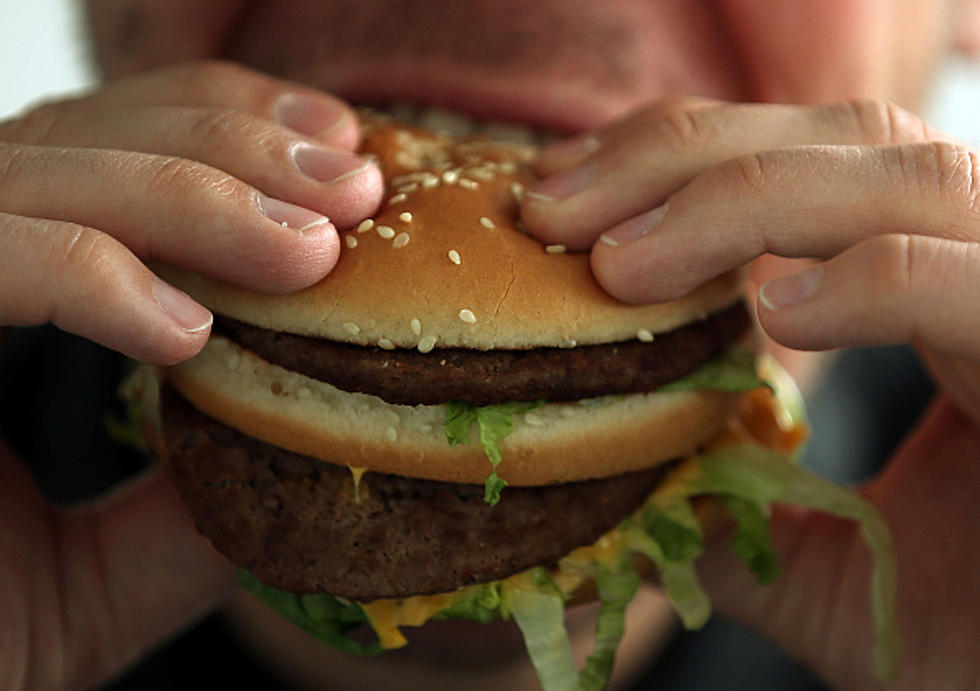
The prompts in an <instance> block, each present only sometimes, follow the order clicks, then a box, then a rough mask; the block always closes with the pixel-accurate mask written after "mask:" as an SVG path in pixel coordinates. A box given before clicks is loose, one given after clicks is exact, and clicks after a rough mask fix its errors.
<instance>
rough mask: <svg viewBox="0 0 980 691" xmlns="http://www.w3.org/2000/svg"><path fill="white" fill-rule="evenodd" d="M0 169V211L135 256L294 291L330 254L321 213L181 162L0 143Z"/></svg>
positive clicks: (330, 239)
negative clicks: (76, 228)
mask: <svg viewBox="0 0 980 691" xmlns="http://www.w3.org/2000/svg"><path fill="white" fill-rule="evenodd" d="M0 171H4V173H3V174H2V175H0V209H2V210H5V211H7V212H9V213H14V214H18V215H21V216H33V217H42V218H49V219H52V220H59V221H70V222H75V223H79V224H81V225H85V226H89V227H93V228H98V229H100V230H102V231H103V232H105V233H108V234H109V235H112V236H113V237H115V238H116V239H117V240H119V241H120V242H122V243H123V244H124V245H126V246H127V247H129V248H130V249H131V250H132V251H133V252H134V253H135V254H136V255H137V256H139V257H140V258H153V259H160V260H163V261H166V262H169V263H173V264H178V265H180V266H184V267H187V268H189V269H192V270H196V271H201V272H203V273H207V274H210V275H213V276H216V277H218V278H223V279H225V280H228V281H232V282H235V283H238V284H241V285H246V286H249V287H252V288H254V289H256V290H260V291H264V292H288V291H293V290H298V289H300V288H303V287H306V286H308V285H310V284H312V283H314V282H315V281H317V280H319V279H320V278H322V277H323V276H324V275H325V274H326V273H327V272H328V271H330V269H331V268H333V265H334V264H335V263H336V261H337V256H338V252H339V241H338V239H337V232H336V230H335V228H334V226H333V225H332V224H330V223H329V222H328V219H327V218H325V217H324V216H323V215H322V214H320V213H317V212H315V211H311V210H309V209H305V208H303V207H299V206H296V205H294V204H289V203H288V202H284V201H281V200H278V199H275V198H272V197H268V196H266V195H263V194H261V193H259V192H258V191H257V190H255V188H253V187H251V186H250V185H247V184H245V183H243V182H241V181H240V180H237V179H235V178H233V177H231V176H229V175H228V174H227V173H223V172H221V171H219V170H216V169H214V168H211V167H209V166H206V165H203V164H201V163H196V162H194V161H189V160H187V159H182V158H173V157H167V156H153V155H148V154H138V153H132V152H125V151H100V150H95V149H56V148H53V147H32V146H20V145H16V144H13V145H0ZM378 185H380V180H379V181H378ZM338 186H339V187H340V189H341V191H343V189H344V188H345V187H346V188H351V187H353V184H352V181H351V180H350V179H349V178H348V179H345V180H342V181H340V182H339V183H338ZM362 204H363V200H362ZM363 208H369V206H368V205H364V206H363Z"/></svg>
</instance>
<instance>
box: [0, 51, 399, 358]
mask: <svg viewBox="0 0 980 691" xmlns="http://www.w3.org/2000/svg"><path fill="white" fill-rule="evenodd" d="M357 141H358V127H357V121H356V118H355V116H354V114H353V113H352V111H351V110H350V108H348V107H347V106H346V105H345V104H343V103H342V102H340V101H338V100H337V99H334V98H331V97H329V96H327V95H325V94H322V93H320V92H317V91H315V90H312V89H309V88H305V87H300V86H298V85H295V84H290V83H288V82H282V81H279V80H275V79H271V78H268V77H264V76H261V75H258V74H256V73H253V72H249V71H246V70H244V69H242V68H238V67H235V66H232V65H230V64H225V63H198V64H194V63H192V64H188V65H184V66H180V67H175V68H170V69H167V70H163V71H159V72H154V73H148V74H147V75H145V76H141V77H137V78H133V79H129V80H125V81H121V82H117V83H115V84H112V85H110V86H108V87H106V88H104V89H102V90H101V91H98V92H96V93H95V94H93V95H91V96H88V97H85V98H81V99H77V100H73V101H64V102H60V103H52V104H49V105H45V106H42V107H40V108H37V109H36V110H34V111H31V112H29V113H27V114H26V115H25V116H23V117H21V118H18V119H15V120H11V121H8V122H4V123H0V325H3V324H8V325H10V324H13V325H18V324H19V325H24V324H39V323H43V322H46V321H51V322H53V323H54V324H55V325H57V326H59V327H61V328H63V329H65V330H66V331H71V332H73V333H76V334H79V335H82V336H85V337H86V338H89V339H91V340H93V341H96V342H98V343H101V344H103V345H106V346H108V347H110V348H113V349H115V350H119V351H121V352H123V353H125V354H126V355H129V356H131V357H133V358H135V359H137V360H142V361H145V362H152V363H158V364H168V363H173V362H177V361H179V360H182V359H185V358H187V357H190V356H191V355H193V354H194V353H195V352H196V351H197V350H199V349H200V348H201V347H202V346H203V345H204V343H205V341H206V340H207V336H208V327H209V325H210V321H211V316H210V314H209V313H208V311H207V310H205V309H204V308H203V307H201V306H200V305H197V304H196V303H194V302H193V301H191V300H189V299H188V298H187V297H186V296H184V295H183V294H182V293H179V292H178V291H176V290H175V289H173V288H172V287H171V286H169V285H167V284H165V283H163V282H161V281H159V280H157V279H156V278H155V277H154V276H153V274H152V273H151V272H150V271H149V270H148V269H147V268H146V267H145V266H144V265H143V263H142V260H145V259H148V258H149V259H156V260H161V261H165V262H167V263H171V264H176V265H180V266H184V267H187V268H191V269H195V270H198V271H201V272H203V273H207V274H210V275H212V276H215V277H218V278H222V279H225V280H228V281H231V282H234V283H239V284H242V285H246V286H249V287H251V288H254V289H256V290H259V291H263V292H270V293H277V292H287V291H294V290H298V289H300V288H303V287H305V286H307V285H310V284H312V283H314V282H315V281H316V280H318V279H319V278H322V277H323V276H324V275H325V274H326V273H327V272H328V271H329V270H330V269H331V268H332V267H333V265H334V263H335V262H336V259H337V256H338V251H339V249H338V248H339V241H338V238H337V232H336V230H335V227H334V225H337V226H347V225H351V224H353V223H355V222H356V221H358V220H360V219H362V218H364V217H366V216H367V215H368V214H370V213H371V212H373V211H374V209H375V208H376V207H377V205H378V203H379V202H380V198H381V193H382V182H381V175H380V172H379V171H378V169H377V168H376V167H375V166H373V165H372V164H370V163H368V162H366V161H364V160H363V159H361V158H359V157H358V156H356V155H354V154H353V153H352V150H353V148H354V147H355V146H356V144H357ZM328 218H329V220H328ZM331 221H332V222H331Z"/></svg>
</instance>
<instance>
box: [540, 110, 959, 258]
mask: <svg viewBox="0 0 980 691" xmlns="http://www.w3.org/2000/svg"><path fill="white" fill-rule="evenodd" d="M680 103H681V106H680V107H669V108H663V107H661V108H653V109H650V110H647V111H643V112H641V113H640V114H639V115H637V116H634V117H633V118H631V119H630V120H627V121H625V122H624V123H622V124H621V125H619V126H615V127H613V128H612V129H611V130H610V131H608V132H605V133H602V134H601V136H600V139H599V142H600V144H599V146H598V148H597V149H596V150H595V152H594V153H592V154H591V155H589V156H588V157H587V158H586V159H585V160H584V161H583V162H582V163H580V164H579V165H575V166H573V167H571V168H568V169H565V170H562V171H560V172H558V173H556V174H554V175H552V176H550V177H548V178H546V179H545V180H543V181H541V182H540V183H538V184H537V185H535V186H534V187H532V188H530V189H529V190H528V194H526V195H525V196H524V201H523V203H522V205H521V214H522V217H523V219H524V221H525V223H526V224H527V226H528V228H529V230H531V231H532V232H533V233H534V234H535V235H536V236H537V237H539V238H540V239H542V240H544V241H546V242H558V243H561V244H564V245H566V246H567V247H569V248H572V249H580V250H581V249H586V248H588V247H590V246H591V245H592V243H593V242H594V241H595V239H596V237H597V236H598V235H599V234H600V233H602V232H603V231H604V230H606V229H608V228H610V227H612V226H613V225H615V224H617V223H620V222H622V221H624V220H626V219H628V218H631V217H633V216H635V215H637V214H639V213H641V212H643V211H644V210H647V209H652V208H655V207H657V206H660V205H661V204H662V203H663V202H664V201H665V200H666V199H667V197H668V196H669V195H670V194H672V193H673V192H675V191H676V190H677V189H679V188H680V187H682V186H684V185H685V184H687V183H688V182H689V181H690V180H692V179H693V178H694V177H695V176H696V175H697V174H699V173H700V172H701V171H704V170H707V169H709V168H711V167H714V166H716V165H719V164H721V163H723V162H725V161H727V160H729V159H732V158H734V157H737V156H741V155H744V154H749V153H752V152H756V151H764V150H770V149H775V148H779V147H786V146H799V145H806V144H890V143H900V142H920V141H924V140H926V139H935V138H940V137H941V135H940V134H939V133H936V132H934V131H932V130H930V129H929V128H927V126H926V125H924V124H923V123H922V122H921V121H920V120H919V119H918V118H916V117H915V116H913V115H911V114H909V113H907V112H905V111H903V110H901V109H899V108H897V107H896V106H892V105H890V104H886V103H878V102H857V103H855V102H851V103H845V104H839V105H834V106H818V107H800V106H784V105H746V104H741V105H731V106H725V107H707V106H706V105H703V104H702V105H701V106H700V107H689V106H688V105H686V103H685V102H680Z"/></svg>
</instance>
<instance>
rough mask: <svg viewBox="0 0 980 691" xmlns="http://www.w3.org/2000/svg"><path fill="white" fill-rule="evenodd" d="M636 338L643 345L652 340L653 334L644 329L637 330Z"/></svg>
mask: <svg viewBox="0 0 980 691" xmlns="http://www.w3.org/2000/svg"><path fill="white" fill-rule="evenodd" d="M636 337H637V338H638V339H639V340H641V341H643V342H644V343H649V342H650V341H652V340H653V334H652V333H650V332H649V331H648V330H646V329H637V331H636Z"/></svg>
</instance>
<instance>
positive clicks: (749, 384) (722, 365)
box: [657, 348, 771, 392]
mask: <svg viewBox="0 0 980 691" xmlns="http://www.w3.org/2000/svg"><path fill="white" fill-rule="evenodd" d="M762 386H769V384H768V383H767V382H766V381H765V380H764V379H761V378H759V375H758V374H757V373H756V354H755V353H753V352H752V351H751V350H747V349H745V348H729V349H728V350H726V351H725V352H724V353H722V354H721V355H719V356H718V357H715V358H712V359H711V360H708V361H707V362H705V363H704V364H703V365H701V366H700V367H698V368H697V369H696V370H694V371H693V372H690V373H689V374H686V375H684V376H683V377H681V378H680V379H675V380H674V381H672V382H670V383H668V384H664V385H663V386H661V387H660V388H659V389H657V391H662V392H666V391H692V390H697V391H704V390H713V391H751V390H752V389H758V388H759V387H762ZM770 388H771V387H770Z"/></svg>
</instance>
